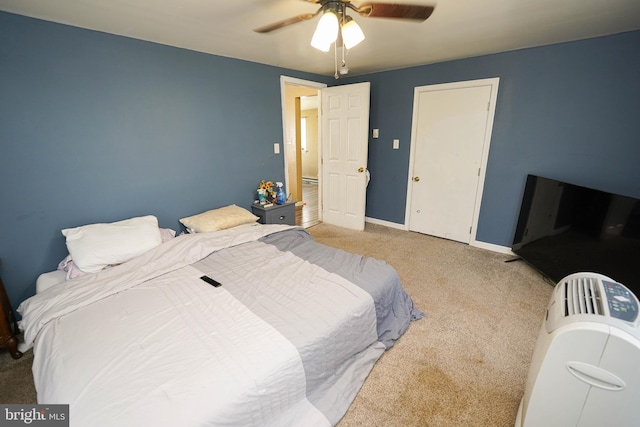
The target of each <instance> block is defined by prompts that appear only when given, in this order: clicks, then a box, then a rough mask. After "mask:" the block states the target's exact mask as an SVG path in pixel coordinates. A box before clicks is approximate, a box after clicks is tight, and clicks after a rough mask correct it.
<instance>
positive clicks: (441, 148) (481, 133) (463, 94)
mask: <svg viewBox="0 0 640 427" xmlns="http://www.w3.org/2000/svg"><path fill="white" fill-rule="evenodd" d="M497 85H498V79H486V80H476V81H471V82H461V83H452V84H444V85H433V86H423V87H420V88H416V90H415V95H414V107H413V108H414V113H413V129H412V140H411V144H412V146H411V168H410V171H409V173H410V176H409V194H410V197H407V203H408V206H407V213H408V215H407V216H408V222H409V229H410V230H412V231H417V232H420V233H425V234H430V235H433V236H437V237H443V238H446V239H450V240H456V241H459V242H464V243H469V242H470V241H471V240H472V238H473V239H475V237H474V236H475V228H476V227H475V225H476V224H477V218H478V212H479V209H480V200H481V194H482V183H483V182H484V169H485V168H484V165H485V164H486V158H487V153H488V146H489V141H490V136H491V127H492V123H493V112H494V111H495V96H496V93H497Z"/></svg>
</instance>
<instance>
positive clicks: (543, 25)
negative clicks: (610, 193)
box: [0, 0, 640, 75]
mask: <svg viewBox="0 0 640 427" xmlns="http://www.w3.org/2000/svg"><path fill="white" fill-rule="evenodd" d="M386 1H387V2H393V0H386ZM353 3H354V4H356V5H358V4H360V2H357V1H354V2H353ZM403 3H411V4H435V5H436V8H435V12H434V13H433V15H432V16H431V17H430V18H429V19H428V20H427V21H425V22H423V23H414V22H407V21H399V20H390V19H381V18H363V17H360V16H358V15H356V14H355V13H350V15H351V16H352V17H354V19H355V20H356V21H357V22H358V23H359V24H360V26H361V27H362V30H363V31H364V33H365V35H366V40H365V41H364V42H362V43H361V44H360V45H358V46H356V47H355V48H353V49H352V50H351V51H349V52H348V55H347V65H348V66H349V68H350V69H351V71H350V75H357V74H363V73H369V72H375V71H383V70H390V69H397V68H404V67H408V66H414V65H421V64H430V63H435V62H442V61H446V60H451V59H458V58H465V57H472V56H478V55H483V54H489V53H496V52H503V51H509V50H515V49H521V48H526V47H533V46H541V45H546V44H553V43H559V42H565V41H573V40H579V39H585V38H590V37H596V36H602V35H608V34H615V33H620V32H625V31H630V30H636V29H640V0H535V1H533V0H438V1H437V3H435V0H434V1H432V0H404V1H403ZM317 9H318V5H316V4H313V3H311V2H309V1H303V0H226V1H221V0H206V1H205V0H0V10H3V11H7V12H12V13H17V14H20V15H26V16H31V17H35V18H40V19H45V20H48V21H54V22H59V23H63V24H68V25H73V26H77V27H82V28H88V29H92V30H98V31H103V32H106V33H112V34H118V35H122V36H127V37H132V38H136V39H141V40H148V41H152V42H156V43H161V44H166V45H170V46H177V47H181V48H185V49H191V50H195V51H201V52H207V53H212V54H216V55H222V56H227V57H232V58H239V59H244V60H247V61H252V62H259V63H263V64H270V65H275V66H279V67H284V68H289V69H294V70H300V71H307V72H311V73H316V74H324V75H333V74H334V55H333V52H331V53H323V52H320V51H317V50H316V49H313V48H312V47H311V46H310V45H309V42H310V40H311V36H312V34H313V31H314V29H315V26H316V24H317V21H318V19H319V18H318V17H315V18H314V19H312V20H309V21H305V22H302V23H298V24H295V25H292V26H289V27H286V28H283V29H281V30H278V31H276V32H273V33H269V34H258V33H255V32H254V31H253V29H254V28H257V27H260V26H263V25H266V24H270V23H272V22H276V21H279V20H282V19H284V18H289V17H292V16H295V15H298V14H302V13H313V12H315V11H316V10H317ZM639 54H640V48H639Z"/></svg>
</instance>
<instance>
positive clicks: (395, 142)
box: [393, 139, 400, 150]
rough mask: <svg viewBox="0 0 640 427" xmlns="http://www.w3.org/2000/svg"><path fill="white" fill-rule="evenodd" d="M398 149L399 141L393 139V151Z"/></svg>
mask: <svg viewBox="0 0 640 427" xmlns="http://www.w3.org/2000/svg"><path fill="white" fill-rule="evenodd" d="M399 148H400V140H399V139H394V140H393V149H394V150H398V149H399Z"/></svg>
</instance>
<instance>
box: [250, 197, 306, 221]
mask: <svg viewBox="0 0 640 427" xmlns="http://www.w3.org/2000/svg"><path fill="white" fill-rule="evenodd" d="M251 211H252V212H253V214H254V215H256V216H259V217H260V219H259V220H258V222H259V223H261V224H287V225H296V203H295V202H286V203H283V204H281V205H276V204H274V205H273V206H270V207H268V208H265V207H264V206H262V205H258V204H253V205H251Z"/></svg>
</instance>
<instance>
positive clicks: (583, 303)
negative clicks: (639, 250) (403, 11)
mask: <svg viewBox="0 0 640 427" xmlns="http://www.w3.org/2000/svg"><path fill="white" fill-rule="evenodd" d="M638 306H639V303H638V299H637V298H636V296H635V295H633V293H632V292H631V291H629V289H627V288H626V287H625V286H623V285H622V284H620V283H617V282H615V281H614V280H612V279H610V278H608V277H606V276H603V275H601V274H595V273H577V274H572V275H570V276H567V277H565V278H564V279H562V280H561V281H560V282H558V284H557V285H556V288H555V289H554V292H553V295H552V296H551V301H550V302H549V306H548V308H547V315H546V319H545V321H544V323H543V325H542V328H541V329H540V334H539V335H538V340H537V342H536V347H535V350H534V352H533V358H532V361H531V366H530V368H529V376H528V378H527V383H526V387H525V392H524V397H523V398H522V402H520V408H519V410H518V415H517V418H516V422H515V425H516V427H553V426H558V427H568V426H571V427H573V426H578V427H605V426H640V319H639V317H638Z"/></svg>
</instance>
